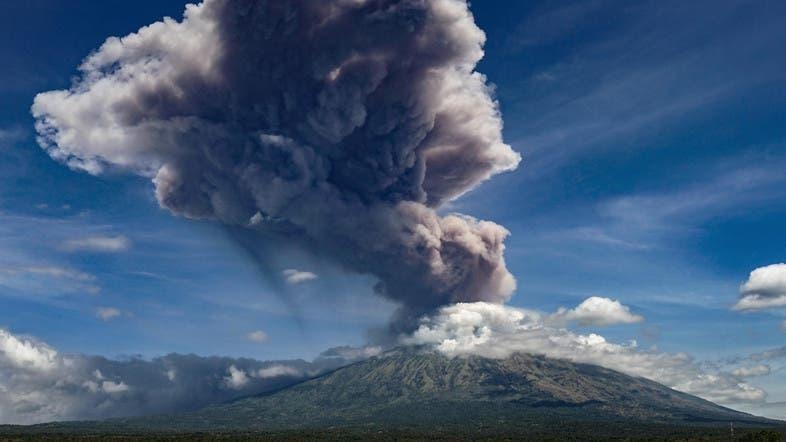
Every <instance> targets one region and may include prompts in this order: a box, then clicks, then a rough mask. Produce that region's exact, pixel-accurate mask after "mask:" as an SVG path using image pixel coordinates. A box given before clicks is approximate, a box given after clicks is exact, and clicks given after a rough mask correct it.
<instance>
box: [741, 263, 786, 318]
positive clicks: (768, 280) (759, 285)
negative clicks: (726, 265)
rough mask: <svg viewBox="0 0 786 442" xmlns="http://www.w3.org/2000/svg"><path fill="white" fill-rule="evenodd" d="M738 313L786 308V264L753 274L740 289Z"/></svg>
mask: <svg viewBox="0 0 786 442" xmlns="http://www.w3.org/2000/svg"><path fill="white" fill-rule="evenodd" d="M740 296H741V297H740V299H739V301H737V303H736V304H735V305H734V307H732V308H733V309H734V310H737V311H744V310H763V309H768V308H775V307H782V306H786V264H783V263H780V264H772V265H769V266H765V267H759V268H758V269H756V270H754V271H752V272H751V274H750V276H749V277H748V280H747V281H746V282H745V283H744V284H742V286H741V287H740Z"/></svg>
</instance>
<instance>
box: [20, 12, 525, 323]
mask: <svg viewBox="0 0 786 442" xmlns="http://www.w3.org/2000/svg"><path fill="white" fill-rule="evenodd" d="M484 41H485V35H484V34H483V32H482V31H481V30H480V29H479V28H478V27H477V26H476V25H475V23H474V19H473V17H472V14H471V13H470V11H469V9H468V5H467V3H466V2H465V1H464V0H332V1H309V0H290V1H280V0H272V1H262V0H260V1H255V2H246V1H240V0H206V1H204V2H203V3H202V4H200V5H189V6H188V7H187V9H186V12H185V15H184V18H183V20H182V21H181V22H177V21H175V20H172V19H168V18H167V19H164V20H163V21H160V22H157V23H153V24H152V25H150V26H147V27H144V28H142V29H140V30H139V31H138V32H137V33H135V34H131V35H128V36H126V37H123V38H115V37H112V38H109V39H108V40H107V41H106V42H105V43H104V44H103V45H102V46H101V48H99V49H98V50H97V51H96V52H94V53H93V54H91V55H90V56H88V57H87V58H86V59H85V61H84V62H83V63H82V65H81V66H80V67H79V70H80V77H79V78H78V79H77V80H76V81H75V82H74V84H73V85H72V86H71V88H70V89H69V90H60V91H50V92H46V93H42V94H39V95H38V96H37V97H36V98H35V102H34V104H33V107H32V113H33V115H34V117H35V118H36V128H37V130H38V133H39V143H40V144H41V146H42V147H43V148H44V149H46V151H47V152H48V153H49V154H50V155H51V156H52V157H53V158H55V159H57V160H59V161H62V162H64V163H66V164H68V165H69V166H70V167H72V168H74V169H78V170H83V171H87V172H89V173H92V174H100V173H104V172H106V171H111V170H119V171H126V172H127V171H130V172H132V173H136V174H140V175H143V176H146V177H149V178H150V179H151V180H152V181H153V183H154V185H155V194H156V197H157V199H158V201H159V203H160V204H161V205H162V206H163V207H166V208H167V209H169V210H171V211H172V212H173V213H175V214H178V215H182V216H185V217H189V218H207V219H216V220H218V221H220V222H222V223H224V224H226V225H227V226H228V228H230V229H232V230H233V231H235V232H236V231H237V229H244V230H247V231H248V232H254V233H251V234H244V235H238V234H234V235H233V236H234V237H236V238H242V241H243V242H244V246H243V247H244V248H246V250H250V251H249V255H250V256H252V257H253V259H255V260H256V261H257V262H258V263H259V264H260V266H261V267H262V268H263V269H265V267H266V266H267V267H269V266H270V263H269V262H266V260H265V258H264V256H262V257H261V258H259V256H260V255H258V254H256V253H254V252H253V249H254V248H256V247H264V245H263V244H262V243H264V242H266V241H267V242H268V243H269V242H270V241H276V240H279V241H280V240H284V241H286V242H288V243H293V242H294V243H297V244H298V245H299V246H301V247H305V248H307V249H309V250H311V251H312V252H314V253H315V254H318V255H320V256H323V257H327V258H329V259H332V260H333V261H335V262H336V263H338V264H339V265H342V266H344V267H345V268H347V269H348V270H351V271H353V272H358V273H364V274H373V275H375V276H376V277H377V278H378V280H379V284H378V285H377V287H376V289H377V292H378V293H380V294H382V295H383V296H386V297H388V298H390V299H393V300H395V301H398V302H400V303H401V305H402V307H403V310H402V312H401V314H400V315H399V316H400V320H401V321H403V322H411V321H412V318H413V317H414V316H416V315H419V314H420V313H423V312H427V311H431V310H433V309H434V308H436V307H438V306H440V305H445V304H449V303H453V302H458V301H466V302H470V301H487V302H495V303H501V302H504V301H505V300H507V299H508V297H509V296H510V295H511V294H512V292H513V291H514V290H515V279H514V278H513V276H512V275H511V274H510V273H509V272H508V270H507V268H506V266H505V261H504V258H503V251H504V243H503V242H504V240H505V238H506V237H507V235H508V231H507V230H506V229H505V228H503V227H502V226H500V225H497V224H494V223H492V222H488V221H479V220H476V219H473V218H471V217H468V216H464V215H447V216H441V215H439V214H438V213H437V211H436V210H437V209H439V208H440V207H441V206H442V205H443V204H444V203H445V202H448V201H450V200H452V199H454V198H456V197H458V196H460V195H462V194H464V193H465V192H468V191H470V190H472V189H473V188H474V187H475V186H477V185H478V184H480V183H481V182H482V181H484V180H486V179H488V178H489V177H491V176H492V175H494V174H496V173H499V172H503V171H509V170H513V169H515V168H516V167H517V165H518V163H519V160H520V157H519V155H518V154H517V153H515V152H514V151H513V150H512V149H511V148H510V146H508V145H506V144H505V143H504V142H503V141H502V136H501V131H502V119H501V116H500V114H499V110H498V106H497V103H496V102H495V101H494V99H493V97H492V91H491V88H490V87H489V86H488V85H487V84H486V78H485V77H484V76H483V75H482V74H480V73H478V72H475V71H474V68H475V66H476V64H477V62H478V61H479V60H480V58H481V57H482V56H483V50H482V46H483V43H484ZM248 236H251V237H252V238H251V239H248V238H247V237H248ZM258 238H266V239H265V240H259V239H258ZM265 271H266V272H268V273H270V274H273V273H278V272H280V269H279V270H278V271H277V272H273V271H271V270H270V269H269V268H268V269H265ZM279 277H280V276H279Z"/></svg>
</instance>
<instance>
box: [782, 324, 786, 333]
mask: <svg viewBox="0 0 786 442" xmlns="http://www.w3.org/2000/svg"><path fill="white" fill-rule="evenodd" d="M781 331H782V332H784V333H786V321H783V322H781Z"/></svg>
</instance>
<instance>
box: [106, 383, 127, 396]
mask: <svg viewBox="0 0 786 442" xmlns="http://www.w3.org/2000/svg"><path fill="white" fill-rule="evenodd" d="M101 389H102V390H103V391H104V392H105V393H109V394H114V393H123V392H125V391H128V385H126V384H125V383H124V382H113V381H104V382H102V383H101Z"/></svg>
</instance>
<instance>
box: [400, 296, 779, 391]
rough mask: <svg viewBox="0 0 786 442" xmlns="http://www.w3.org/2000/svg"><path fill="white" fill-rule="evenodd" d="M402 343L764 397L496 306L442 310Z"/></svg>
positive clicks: (695, 369) (720, 376)
mask: <svg viewBox="0 0 786 442" xmlns="http://www.w3.org/2000/svg"><path fill="white" fill-rule="evenodd" d="M402 341H403V342H404V343H408V344H426V345H432V346H434V347H435V348H436V349H437V350H438V351H440V352H442V353H444V354H446V355H448V356H461V355H470V354H473V355H480V356H484V357H489V358H505V357H508V356H510V355H511V354H513V353H516V352H524V353H534V354H541V355H545V356H547V357H552V358H557V359H566V360H570V361H574V362H581V363H588V364H595V365H600V366H604V367H607V368H611V369H614V370H618V371H620V372H623V373H626V374H629V375H632V376H641V377H645V378H648V379H652V380H655V381H657V382H660V383H662V384H664V385H667V386H670V387H672V388H675V389H677V390H680V391H684V392H686V393H690V394H694V395H697V396H700V397H703V398H705V399H708V400H711V401H714V402H719V403H723V404H739V403H760V402H763V401H764V400H765V398H766V393H765V392H764V391H763V390H761V389H759V388H756V387H753V386H750V385H748V384H746V383H745V382H743V381H742V379H740V378H739V377H737V376H734V375H733V374H732V373H725V372H717V373H710V372H707V371H705V370H704V369H702V368H701V367H700V366H699V364H697V363H696V362H695V361H694V360H693V358H692V357H691V356H689V355H687V354H684V353H676V354H669V353H661V352H658V351H655V350H651V351H643V350H640V349H639V348H638V346H637V344H636V342H635V341H631V342H629V343H626V344H617V343H612V342H609V341H607V340H606V339H605V338H604V337H603V336H600V335H597V334H594V333H590V334H586V335H583V334H577V333H575V332H572V331H569V330H566V329H564V328H556V327H553V326H551V325H549V317H548V315H542V314H541V313H539V312H535V311H531V310H524V309H518V308H513V307H508V306H503V305H498V304H489V303H482V302H478V303H461V304H455V305H451V306H447V307H443V308H442V309H440V311H439V312H438V313H437V314H436V315H434V316H432V317H429V318H424V319H423V322H422V324H421V326H420V327H419V328H418V329H417V330H416V331H415V332H414V333H413V334H412V335H411V336H406V337H403V338H402Z"/></svg>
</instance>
